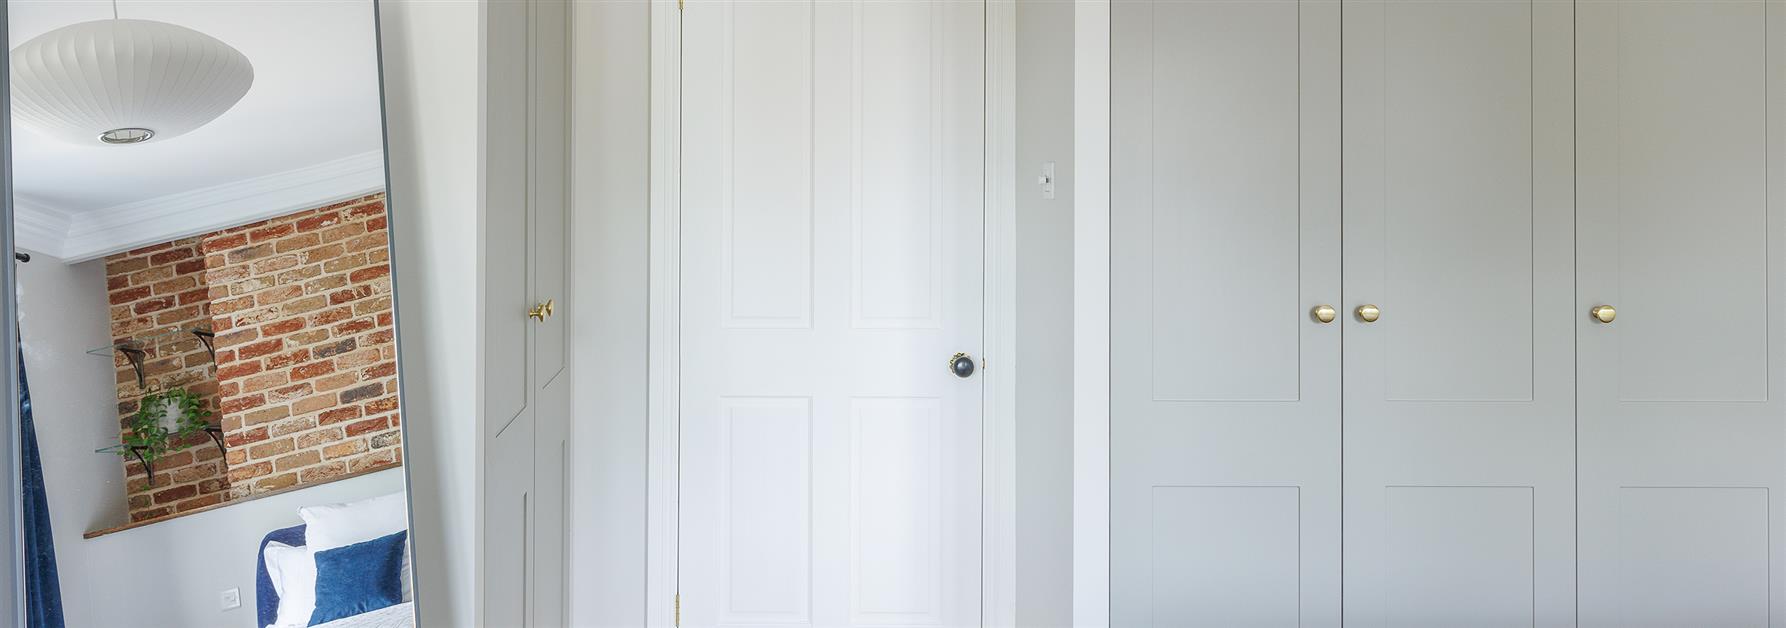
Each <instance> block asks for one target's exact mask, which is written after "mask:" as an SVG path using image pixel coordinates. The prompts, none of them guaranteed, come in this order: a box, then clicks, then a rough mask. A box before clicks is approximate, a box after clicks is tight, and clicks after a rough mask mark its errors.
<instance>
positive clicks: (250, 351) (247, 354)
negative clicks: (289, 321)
mask: <svg viewBox="0 0 1786 628" xmlns="http://www.w3.org/2000/svg"><path fill="white" fill-rule="evenodd" d="M284 348H285V341H284V340H281V339H279V338H274V339H271V340H262V341H260V342H256V343H254V344H250V345H244V346H242V348H240V349H237V350H236V355H237V356H238V358H239V359H243V360H246V359H248V358H258V357H260V356H263V355H268V354H272V353H275V352H277V351H279V350H281V349H284Z"/></svg>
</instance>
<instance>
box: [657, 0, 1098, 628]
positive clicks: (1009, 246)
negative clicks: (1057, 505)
mask: <svg viewBox="0 0 1786 628" xmlns="http://www.w3.org/2000/svg"><path fill="white" fill-rule="evenodd" d="M688 1H689V2H700V1H702V0H688ZM651 4H652V9H651V157H650V159H651V185H650V187H651V208H650V216H651V217H650V221H649V224H650V230H651V235H650V247H651V249H650V262H649V264H650V269H649V273H650V281H649V283H650V298H649V302H650V314H649V315H648V317H647V320H648V321H649V323H648V324H649V331H648V341H647V342H648V345H649V347H650V362H649V365H648V366H647V368H648V370H649V375H648V378H649V381H650V384H649V388H650V390H649V392H648V395H649V401H648V402H647V407H648V414H649V417H648V419H647V420H648V428H647V441H648V443H647V447H648V456H649V457H648V461H647V465H646V466H647V470H646V473H647V480H646V486H647V488H646V490H647V498H646V502H647V505H646V525H645V530H646V532H645V534H646V549H645V551H646V559H645V562H646V565H645V622H646V625H647V626H664V627H668V626H674V625H675V621H676V611H677V599H676V590H677V579H676V565H677V555H676V551H677V539H676V535H677V502H678V499H679V495H678V491H679V489H680V487H679V485H678V475H679V469H680V467H681V461H680V460H679V459H678V456H679V453H680V448H679V447H678V443H679V442H680V441H681V434H680V426H679V421H678V414H677V399H679V398H680V395H681V391H680V390H679V388H678V385H677V384H678V374H679V373H680V365H679V364H678V363H677V361H678V356H679V355H680V354H681V351H680V344H679V338H678V330H677V320H678V318H679V316H678V312H679V310H680V299H679V296H680V295H679V291H680V289H681V286H680V285H679V283H678V281H677V278H678V277H679V276H680V272H679V268H678V266H679V264H680V259H681V251H680V250H679V242H680V237H678V236H679V235H680V225H681V223H682V199H681V183H682V182H681V178H680V175H681V163H682V155H681V146H682V137H681V128H682V118H681V113H682V112H681V108H680V107H679V106H678V104H679V103H680V102H681V86H682V74H681V68H682V57H681V51H682V12H681V10H680V9H679V8H678V2H677V0H652V3H651ZM985 6H986V36H985V59H986V86H985V107H986V111H985V117H986V123H985V134H986V138H985V141H986V144H985V150H984V152H985V160H986V162H985V167H984V171H985V221H986V229H985V247H984V253H983V255H984V256H985V268H986V277H985V296H984V299H985V301H984V304H983V312H984V314H983V316H984V323H983V324H984V328H985V334H984V340H983V342H984V343H985V346H983V347H981V348H980V353H981V357H982V360H981V365H982V370H981V371H980V372H981V377H984V378H985V381H984V382H983V383H982V386H983V392H982V395H983V397H982V399H983V401H982V412H981V422H982V429H981V458H980V486H981V500H982V502H981V503H982V505H981V560H980V565H981V570H980V578H981V582H980V595H981V597H980V600H981V601H980V608H981V611H980V617H981V625H983V626H991V627H1014V626H1016V625H1017V617H1016V615H1017V594H1016V592H1017V578H1016V573H1017V556H1016V548H1017V533H1016V531H1017V525H1016V520H1017V456H1016V453H1017V429H1016V425H1017V417H1016V407H1017V403H1016V401H1017V399H1016V391H1017V377H1016V375H1017V358H1016V333H1017V324H1016V314H1017V311H1016V310H1017V307H1016V304H1017V288H1016V286H1017V281H1016V278H1017V275H1016V271H1017V266H1016V257H1017V242H1016V238H1017V215H1016V206H1017V203H1016V193H1017V188H1016V185H1017V178H1016V171H1017V164H1016V159H1017V141H1016V122H1017V115H1016V106H1017V101H1016V91H1017V73H1016V57H1017V5H1016V0H985ZM1081 196H1083V193H1081Z"/></svg>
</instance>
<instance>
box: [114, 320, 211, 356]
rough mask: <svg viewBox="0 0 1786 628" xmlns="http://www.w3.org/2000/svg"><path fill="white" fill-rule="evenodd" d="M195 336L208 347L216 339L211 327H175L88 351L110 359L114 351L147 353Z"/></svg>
mask: <svg viewBox="0 0 1786 628" xmlns="http://www.w3.org/2000/svg"><path fill="white" fill-rule="evenodd" d="M194 336H196V337H197V338H198V340H200V341H202V342H204V343H205V346H206V347H209V346H211V338H212V337H214V334H212V333H211V328H209V327H197V326H195V327H175V328H173V329H169V330H167V331H162V332H158V333H155V334H151V335H148V336H143V337H141V338H131V339H129V340H125V341H122V342H114V343H112V344H109V345H106V346H103V347H94V348H92V349H88V350H87V353H89V354H92V355H97V356H100V357H107V358H109V357H111V356H112V352H113V351H129V350H135V351H145V350H148V349H152V348H155V347H159V346H161V345H164V344H170V343H173V342H177V341H180V340H185V339H187V338H191V337H194Z"/></svg>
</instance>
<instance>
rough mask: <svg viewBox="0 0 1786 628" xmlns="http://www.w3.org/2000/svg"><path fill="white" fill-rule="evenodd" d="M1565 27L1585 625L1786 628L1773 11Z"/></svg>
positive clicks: (1783, 28) (1617, 16)
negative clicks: (1574, 155) (1573, 105)
mask: <svg viewBox="0 0 1786 628" xmlns="http://www.w3.org/2000/svg"><path fill="white" fill-rule="evenodd" d="M1577 11H1578V18H1577V21H1578V24H1579V37H1580V41H1579V46H1578V50H1579V55H1580V57H1579V59H1578V62H1577V65H1576V72H1577V75H1578V76H1579V88H1578V94H1579V98H1580V103H1579V112H1580V113H1579V115H1578V118H1577V124H1578V125H1579V129H1578V134H1577V143H1578V146H1579V155H1578V162H1577V168H1578V172H1579V183H1578V185H1579V190H1580V191H1579V197H1580V199H1581V207H1580V230H1579V244H1578V248H1579V274H1578V282H1579V284H1580V300H1578V301H1577V303H1576V321H1577V323H1576V325H1577V335H1578V351H1579V369H1578V372H1577V376H1578V377H1579V379H1580V382H1581V392H1580V438H1581V449H1580V456H1581V461H1580V495H1581V504H1580V525H1581V529H1582V530H1583V534H1582V536H1581V548H1580V550H1581V585H1580V588H1581V622H1582V625H1584V626H1666V625H1683V624H1689V623H1691V624H1697V625H1718V626H1738V625H1742V626H1754V625H1776V626H1777V625H1782V624H1786V619H1782V618H1781V617H1780V615H1779V614H1777V613H1772V610H1771V609H1774V608H1783V607H1786V606H1783V605H1786V596H1783V595H1782V591H1783V590H1782V589H1781V587H1779V586H1778V585H1775V584H1773V582H1774V580H1775V577H1776V576H1778V575H1779V574H1781V573H1782V569H1783V568H1786V551H1783V547H1786V545H1783V542H1786V538H1783V537H1782V525H1783V524H1786V512H1783V511H1782V505H1781V503H1780V501H1781V500H1778V499H1773V496H1777V495H1779V491H1780V490H1781V489H1782V488H1783V487H1782V479H1783V478H1782V471H1781V470H1782V469H1783V468H1786V425H1783V418H1782V415H1783V411H1786V407H1782V397H1783V396H1786V391H1783V390H1782V389H1781V388H1780V386H1781V383H1780V381H1779V380H1780V378H1779V376H1778V370H1777V369H1779V368H1781V366H1782V362H1781V359H1782V353H1781V351H1782V344H1781V341H1780V339H1779V335H1780V330H1781V323H1782V320H1781V318H1780V317H1781V316H1782V314H1781V306H1782V305H1783V304H1782V301H1781V297H1782V290H1781V287H1780V286H1779V285H1778V282H1779V278H1780V277H1783V276H1786V273H1783V272H1782V271H1783V270H1786V269H1782V268H1781V267H1780V264H1781V260H1782V258H1783V256H1782V253H1783V251H1782V249H1781V246H1782V243H1783V240H1782V236H1783V232H1782V229H1783V225H1786V216H1783V215H1782V207H1783V205H1782V199H1781V197H1780V194H1781V190H1782V189H1786V177H1783V176H1782V170H1781V168H1780V164H1782V163H1786V141H1783V140H1782V129H1786V118H1783V117H1782V113H1783V111H1782V107H1786V81H1781V80H1778V79H1779V77H1780V76H1782V73H1786V52H1783V50H1786V49H1783V48H1782V46H1780V45H1779V43H1778V42H1779V41H1781V40H1780V39H1779V38H1781V37H1782V36H1786V11H1783V10H1782V7H1781V6H1780V4H1779V3H1778V2H1760V1H1745V0H1733V1H1716V2H1714V1H1658V2H1607V1H1595V2H1584V3H1581V4H1580V5H1579V6H1578V9H1577ZM1770 40H1773V41H1770ZM1601 304H1611V305H1614V306H1615V307H1616V308H1617V317H1616V318H1615V319H1614V320H1613V321H1612V322H1610V323H1600V322H1598V321H1595V320H1591V319H1589V318H1588V317H1587V316H1585V315H1584V314H1585V313H1586V312H1587V311H1588V309H1589V308H1591V307H1593V306H1597V305H1601ZM1590 532H1591V533H1590Z"/></svg>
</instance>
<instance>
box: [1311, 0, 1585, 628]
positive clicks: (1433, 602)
mask: <svg viewBox="0 0 1786 628" xmlns="http://www.w3.org/2000/svg"><path fill="white" fill-rule="evenodd" d="M1344 14H1345V16H1344V29H1345V61H1344V74H1345V85H1344V110H1345V114H1344V133H1345V147H1344V163H1345V175H1344V189H1345V191H1344V204H1345V218H1344V249H1345V254H1344V255H1345V281H1344V283H1345V286H1344V291H1345V295H1346V299H1347V301H1346V306H1347V307H1346V308H1345V312H1344V313H1345V314H1346V315H1347V316H1346V318H1345V319H1344V329H1345V334H1344V335H1345V352H1344V358H1343V360H1344V365H1345V367H1344V368H1345V384H1344V406H1345V408H1344V414H1345V428H1344V459H1345V462H1344V467H1345V507H1344V520H1345V619H1346V621H1347V623H1348V624H1354V625H1359V626H1532V625H1538V626H1566V625H1571V624H1572V622H1573V621H1574V594H1575V566H1574V553H1575V552H1574V543H1575V526H1574V523H1575V502H1574V489H1575V481H1574V444H1575V443H1574V441H1575V438H1574V437H1575V425H1574V412H1575V399H1574V395H1575V387H1574V381H1573V368H1572V364H1573V359H1574V355H1573V351H1572V349H1573V345H1574V341H1573V333H1574V326H1573V324H1574V321H1575V320H1576V319H1577V318H1579V317H1577V316H1576V315H1575V308H1574V307H1573V303H1574V285H1573V282H1572V281H1571V280H1572V278H1573V276H1574V268H1573V262H1574V260H1573V245H1574V242H1573V232H1572V226H1573V225H1572V222H1573V202H1574V201H1573V190H1572V183H1573V181H1572V177H1573V175H1572V156H1571V155H1572V153H1571V148H1570V138H1571V137H1572V136H1573V130H1572V128H1571V121H1572V118H1573V115H1572V111H1573V107H1572V91H1573V89H1572V84H1571V73H1570V67H1571V63H1572V61H1571V58H1572V56H1571V55H1572V53H1571V38H1572V27H1573V25H1572V16H1571V9H1570V4H1569V3H1568V2H1553V1H1536V2H1511V1H1504V0H1488V1H1471V0H1438V1H1428V0H1421V1H1411V2H1410V1H1392V2H1381V1H1372V2H1346V3H1345V4H1344ZM1365 305H1371V306H1375V307H1376V308H1377V311H1378V314H1377V316H1376V320H1375V322H1367V321H1366V320H1365V318H1366V317H1361V316H1359V315H1357V314H1355V312H1356V311H1357V308H1358V307H1360V306H1365Z"/></svg>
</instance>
